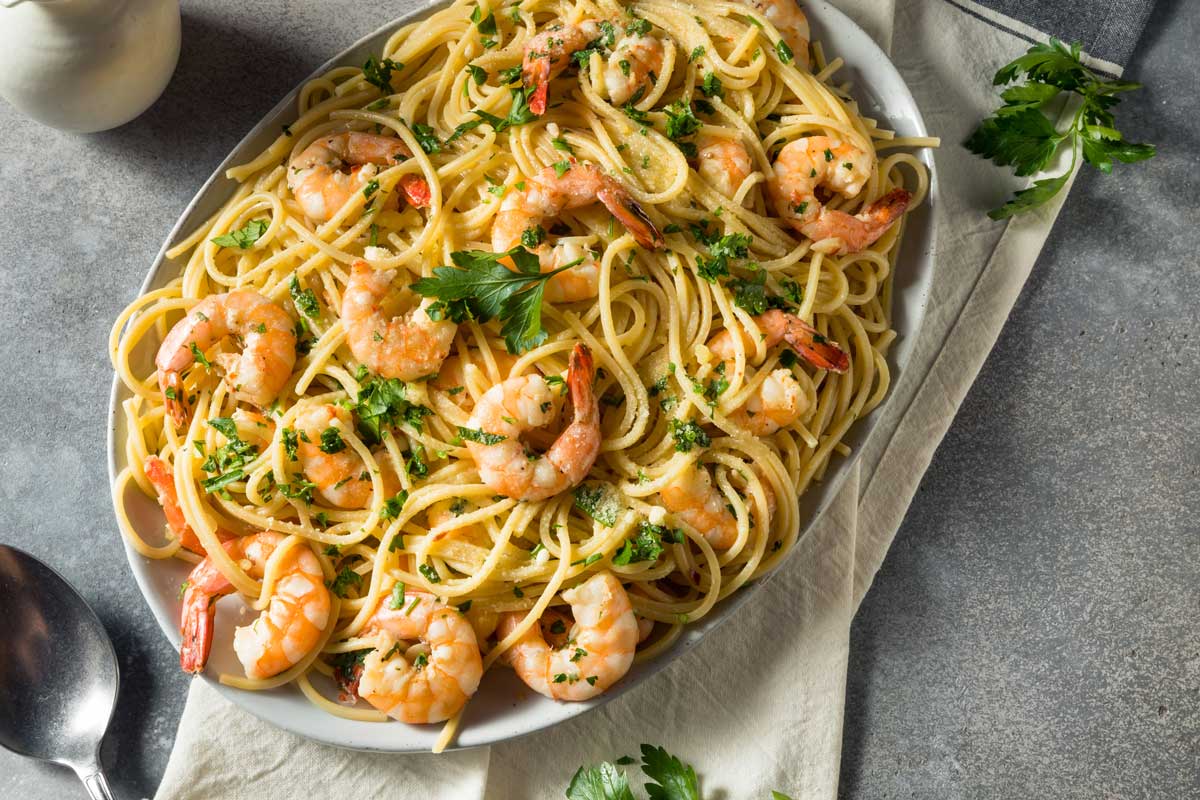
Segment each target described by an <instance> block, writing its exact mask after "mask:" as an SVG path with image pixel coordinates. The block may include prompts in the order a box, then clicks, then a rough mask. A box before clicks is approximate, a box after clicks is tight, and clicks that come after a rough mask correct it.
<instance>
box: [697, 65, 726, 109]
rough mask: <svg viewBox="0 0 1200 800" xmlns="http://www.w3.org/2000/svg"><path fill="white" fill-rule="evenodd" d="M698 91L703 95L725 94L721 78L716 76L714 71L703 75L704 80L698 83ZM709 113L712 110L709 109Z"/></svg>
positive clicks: (715, 95) (717, 95)
mask: <svg viewBox="0 0 1200 800" xmlns="http://www.w3.org/2000/svg"><path fill="white" fill-rule="evenodd" d="M700 91H701V92H702V93H703V94H704V96H705V97H724V96H725V87H724V85H722V83H721V79H720V78H718V77H717V74H716V73H715V72H710V73H708V74H707V75H705V76H704V82H703V83H701V84H700ZM710 108H711V106H710ZM709 113H712V112H711V111H710V112H709Z"/></svg>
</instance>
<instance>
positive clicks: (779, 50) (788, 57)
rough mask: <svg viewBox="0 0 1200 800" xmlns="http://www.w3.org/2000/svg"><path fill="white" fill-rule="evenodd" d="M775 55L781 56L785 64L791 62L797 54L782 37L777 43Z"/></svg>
mask: <svg viewBox="0 0 1200 800" xmlns="http://www.w3.org/2000/svg"><path fill="white" fill-rule="evenodd" d="M775 55H777V56H779V60H780V61H782V62H783V63H784V64H790V63H792V59H793V58H795V55H796V54H795V53H793V52H792V48H790V47H788V43H787V42H785V41H784V40H783V39H780V40H779V41H778V42H776V43H775Z"/></svg>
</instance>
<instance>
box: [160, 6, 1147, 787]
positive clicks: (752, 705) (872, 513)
mask: <svg viewBox="0 0 1200 800" xmlns="http://www.w3.org/2000/svg"><path fill="white" fill-rule="evenodd" d="M814 1H815V2H820V1H821V0H814ZM834 5H835V6H837V7H838V8H840V9H841V10H843V11H845V12H846V13H847V14H848V15H850V16H851V17H852V18H853V19H854V20H855V21H856V22H858V23H859V24H860V25H861V26H862V27H863V28H864V29H865V30H866V31H867V32H868V33H870V34H871V35H872V36H873V37H874V38H875V39H876V41H877V42H878V43H879V44H880V45H881V46H882V47H883V48H884V49H885V50H888V49H890V51H891V53H892V57H893V60H894V62H895V63H896V65H897V67H898V68H899V69H900V71H901V73H902V75H903V76H904V78H905V80H906V81H907V82H908V85H909V87H910V88H911V89H912V91H913V94H914V96H915V97H916V99H917V102H918V104H919V105H920V107H921V109H922V112H923V114H924V117H925V120H926V123H927V125H928V127H929V130H930V132H931V133H932V134H934V135H938V136H941V137H942V141H943V147H942V149H941V150H940V151H938V152H937V153H936V154H935V159H936V162H937V170H938V177H939V181H940V190H941V197H940V203H939V205H938V206H937V208H935V215H936V219H937V237H936V243H935V254H936V262H937V266H936V270H935V275H934V281H933V288H932V292H931V296H930V299H929V305H928V309H927V311H926V317H925V322H924V325H923V327H922V329H921V333H920V334H919V338H918V339H917V341H916V343H915V344H914V349H913V353H912V356H911V359H910V363H909V366H908V368H907V369H906V371H905V373H904V375H903V376H902V378H901V379H900V380H899V381H898V382H897V384H896V385H895V386H894V387H893V388H892V391H891V394H890V396H889V397H888V399H887V401H886V402H885V403H884V405H883V406H882V407H881V409H879V410H877V411H876V412H875V413H876V414H879V415H880V416H879V419H878V422H877V424H878V426H879V429H878V430H877V432H876V434H875V435H874V436H873V437H872V438H871V439H870V440H869V441H868V443H867V445H866V447H865V449H864V451H863V452H862V454H861V456H860V458H859V461H858V464H857V466H856V467H855V469H854V470H853V471H852V473H851V475H850V476H849V478H848V479H847V481H846V482H845V484H844V485H843V487H842V489H841V491H840V492H839V494H838V496H837V497H836V498H835V499H834V501H833V503H832V504H831V505H830V507H829V508H828V510H827V511H826V513H825V514H824V516H823V517H822V519H821V520H820V521H819V522H818V524H817V525H816V526H815V527H814V529H813V530H812V531H811V532H810V535H808V536H807V537H805V538H804V539H802V540H801V541H800V542H799V543H798V544H797V548H798V550H799V551H800V552H798V553H796V554H795V555H794V556H793V557H792V558H791V559H790V560H789V562H788V564H787V565H786V566H785V567H784V568H783V569H781V570H780V573H779V574H778V575H776V576H775V577H774V578H773V579H772V580H771V581H770V582H769V583H768V585H767V586H766V587H764V588H763V590H762V591H760V592H759V593H758V594H757V595H756V596H755V597H754V598H753V599H751V600H750V601H749V602H748V603H747V604H746V605H745V606H744V607H743V608H742V609H740V610H739V612H738V613H737V614H735V615H734V617H733V618H732V619H731V620H730V621H729V622H728V623H726V624H725V625H724V626H722V628H721V629H720V631H719V632H717V633H715V634H714V635H712V636H709V637H707V638H706V639H705V640H704V641H703V642H702V643H701V644H699V645H698V646H696V647H695V648H694V649H692V650H691V651H689V652H688V653H687V654H686V655H684V656H683V657H681V658H679V659H678V660H676V661H675V662H674V663H672V664H671V665H670V666H668V667H667V668H665V669H664V670H663V671H661V672H660V673H659V674H657V675H655V676H654V677H652V678H650V679H648V680H647V681H645V682H644V683H643V684H642V685H641V686H639V687H637V688H636V689H634V690H632V691H630V692H627V693H626V694H624V695H623V696H621V697H620V698H617V699H616V700H614V701H612V702H611V703H609V704H607V705H606V706H604V707H602V708H600V709H598V710H595V711H592V712H590V713H589V714H585V715H583V716H581V717H577V718H575V719H573V720H571V721H569V722H567V723H564V724H562V725H559V726H557V727H555V728H553V729H551V730H549V731H544V732H541V733H537V734H533V735H531V736H527V737H525V738H522V739H519V740H516V741H513V742H508V743H505V744H502V745H496V746H493V747H491V748H479V749H475V750H468V751H462V752H453V753H444V754H442V755H439V756H432V755H400V756H398V755H380V754H368V753H354V752H348V751H343V750H337V749H334V748H329V747H324V746H322V745H318V744H314V743H312V742H308V741H305V740H303V739H300V738H298V737H296V736H293V735H291V734H288V733H285V732H283V731H280V730H277V729H275V728H272V727H270V726H268V725H267V724H266V723H263V722H260V721H259V720H257V719H255V718H253V717H251V716H250V715H248V714H246V713H245V712H243V711H241V710H240V709H238V708H236V707H235V706H233V705H232V704H230V703H229V702H227V701H226V700H224V699H223V698H222V697H221V696H220V695H219V694H218V693H217V692H216V691H214V690H213V689H212V688H211V687H209V686H208V685H207V684H205V683H204V682H203V681H196V682H194V683H193V685H192V688H191V691H190V692H189V694H188V699H187V705H186V707H185V709H184V713H183V717H182V719H181V721H180V725H179V733H178V737H177V740H176V743H175V749H174V751H173V752H172V754H171V759H170V762H169V763H168V765H167V770H166V774H165V775H164V777H163V780H162V784H161V786H160V788H159V790H158V793H157V794H156V800H193V799H194V800H201V798H228V799H229V800H239V799H240V798H247V800H250V798H253V800H271V799H272V798H292V797H295V796H296V795H297V794H299V793H301V792H308V793H312V792H314V791H315V792H316V793H317V796H324V795H326V794H329V793H332V792H333V791H337V792H338V794H339V795H344V796H366V797H382V796H387V797H392V798H408V797H412V798H421V799H422V800H426V799H429V800H440V799H441V798H447V800H449V799H450V798H453V799H454V800H478V799H482V800H509V798H551V797H562V796H563V790H564V788H565V786H566V785H567V782H568V781H569V780H570V777H571V775H572V773H573V772H574V770H575V769H576V767H577V766H579V765H581V764H589V763H595V762H598V761H601V760H612V759H615V758H617V757H618V756H621V755H635V756H636V755H637V748H638V745H639V743H641V742H650V743H654V744H661V745H663V746H664V747H666V749H667V750H669V751H670V752H672V753H675V754H677V755H679V756H680V757H681V758H683V759H684V760H686V761H690V762H692V763H694V764H696V765H697V768H698V770H699V771H700V773H701V775H702V784H703V789H704V791H705V794H706V796H708V797H724V798H729V800H739V799H740V798H765V797H769V796H770V790H772V789H776V790H779V791H781V792H786V793H788V794H789V795H791V796H793V797H795V798H797V800H800V798H804V799H805V800H807V799H808V798H832V797H835V796H836V794H837V782H838V772H839V762H840V756H841V744H842V720H843V710H844V704H845V685H846V664H847V655H848V652H849V631H850V621H851V619H852V618H853V616H854V612H855V611H856V609H857V608H858V604H859V603H860V602H861V600H862V597H863V595H864V594H865V593H866V591H867V589H868V588H869V587H870V584H871V581H872V580H873V578H874V575H875V573H876V571H877V570H878V569H879V566H880V565H881V563H882V562H883V558H884V556H885V555H886V553H887V550H888V547H889V546H890V544H891V541H892V537H893V536H894V535H895V532H896V530H897V529H898V528H899V526H900V522H901V520H902V519H903V517H904V513H905V512H906V510H907V509H908V505H909V503H910V501H911V499H912V496H913V494H914V492H915V491H916V488H917V485H918V483H919V482H920V480H921V476H922V475H923V474H924V471H925V469H926V467H927V466H928V464H929V461H930V459H931V458H932V456H933V452H934V450H935V449H936V447H937V445H938V443H939V442H940V441H941V439H942V437H943V435H944V434H945V432H946V430H947V429H948V428H949V425H950V421H951V420H952V418H953V416H954V414H955V412H956V411H957V409H958V406H959V404H960V403H961V402H962V399H963V397H964V396H965V395H966V392H967V390H968V388H969V387H970V385H971V383H972V382H973V381H974V379H975V376H976V374H977V373H978V371H979V368H980V367H981V366H982V364H983V362H984V359H985V358H986V357H987V354H988V352H989V351H990V350H991V348H992V346H993V344H994V343H995V341H996V337H997V336H998V334H999V331H1000V328H1001V327H1002V326H1003V324H1004V322H1005V320H1006V319H1007V317H1008V314H1009V311H1010V310H1011V309H1012V306H1013V304H1014V303H1015V302H1016V299H1017V296H1018V294H1019V293H1020V290H1021V287H1022V286H1023V285H1024V283H1025V280H1026V279H1027V277H1028V275H1029V272H1030V269H1031V268H1032V266H1033V263H1034V261H1035V260H1036V258H1037V255H1038V253H1039V252H1040V251H1041V248H1042V245H1043V243H1044V242H1045V239H1046V236H1047V235H1048V233H1049V231H1050V227H1051V225H1052V224H1053V222H1054V219H1055V218H1056V217H1057V215H1058V211H1059V208H1060V207H1061V204H1062V202H1063V201H1064V200H1065V198H1066V193H1065V192H1064V193H1063V194H1060V195H1059V197H1058V198H1057V199H1056V200H1055V201H1053V202H1051V203H1050V204H1048V205H1047V206H1045V207H1043V208H1041V209H1040V210H1038V211H1037V212H1035V213H1032V214H1029V215H1026V216H1023V217H1019V218H1017V219H1014V220H1011V221H1008V222H1006V223H997V222H993V221H991V220H990V219H988V218H987V217H986V215H985V213H984V212H985V211H986V210H987V209H989V208H993V207H995V206H997V205H999V204H1000V202H1002V201H1003V200H1004V199H1005V198H1006V197H1007V196H1008V195H1009V194H1010V193H1011V191H1012V190H1013V189H1014V188H1018V187H1019V186H1020V185H1021V184H1020V182H1018V181H1015V180H1013V179H1012V178H1010V177H1008V176H1007V174H1006V173H1004V172H1002V171H1000V170H998V169H996V168H994V167H992V166H991V165H990V164H988V163H986V162H984V161H982V160H980V159H978V158H975V157H974V156H971V155H970V154H969V153H967V152H966V151H965V150H963V149H962V148H961V147H959V144H958V143H959V142H961V141H962V140H963V139H964V138H965V137H966V136H967V135H968V134H969V132H970V131H971V130H972V128H973V127H974V125H975V124H976V123H977V122H978V121H979V120H980V119H981V118H982V117H983V116H985V115H986V114H987V113H988V111H990V110H991V109H992V108H993V107H994V106H995V104H996V102H997V101H996V98H995V90H994V89H993V87H992V86H991V76H992V74H993V73H994V72H995V71H996V69H997V68H998V67H999V66H1001V65H1002V64H1004V63H1006V62H1008V61H1009V60H1011V59H1012V58H1014V57H1015V56H1016V55H1018V54H1020V53H1021V52H1022V51H1023V50H1024V49H1025V48H1027V47H1028V45H1029V43H1030V42H1033V41H1045V40H1046V39H1047V37H1048V36H1049V35H1055V36H1058V37H1059V38H1061V39H1065V40H1071V41H1081V42H1082V43H1083V46H1084V51H1085V53H1086V54H1087V56H1088V59H1089V65H1090V66H1092V67H1093V68H1094V69H1098V70H1101V71H1103V72H1105V73H1107V74H1110V75H1119V74H1120V72H1121V69H1122V65H1123V64H1124V63H1125V62H1126V60H1127V59H1128V57H1129V56H1130V55H1131V54H1132V52H1133V48H1134V46H1135V44H1136V42H1137V39H1138V36H1139V35H1140V33H1141V30H1142V28H1143V26H1144V24H1145V21H1146V19H1147V17H1148V16H1149V12H1150V9H1151V7H1152V6H1153V0H1129V1H1128V2H1125V3H1121V4H1115V3H1111V2H1107V1H1106V0H1064V1H1063V2H1059V3H1030V2H1028V0H987V1H986V2H972V1H971V0H911V1H910V2H905V0H901V2H900V3H899V5H898V6H897V5H896V4H895V3H894V2H893V0H836V1H835V2H834ZM1064 167H1065V165H1064V164H1060V165H1058V166H1057V167H1056V168H1055V169H1054V170H1053V172H1054V174H1057V173H1058V171H1059V170H1061V169H1062V168H1064ZM901 335H903V332H901ZM636 782H637V781H636V780H635V781H634V783H636Z"/></svg>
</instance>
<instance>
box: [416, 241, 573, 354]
mask: <svg viewBox="0 0 1200 800" xmlns="http://www.w3.org/2000/svg"><path fill="white" fill-rule="evenodd" d="M450 260H451V261H453V262H454V266H453V267H435V268H434V270H433V277H431V278H422V279H421V280H419V281H417V282H415V283H414V284H413V285H412V290H413V291H414V292H416V293H417V294H420V295H423V296H424V297H436V298H437V301H436V302H434V303H433V304H431V305H430V307H429V316H430V317H433V318H436V319H450V320H453V321H454V322H463V321H464V320H468V319H477V320H479V321H480V322H487V321H488V320H490V319H493V318H494V319H499V320H501V321H502V322H503V323H504V325H503V327H501V329H500V333H501V335H503V336H504V343H505V345H506V346H507V347H508V351H509V352H510V353H514V354H516V353H523V352H525V351H526V350H529V349H531V348H534V347H537V346H538V345H539V344H541V343H542V342H544V341H545V340H546V331H545V330H543V329H542V296H543V294H544V293H545V290H546V281H548V280H550V278H552V277H553V276H555V275H557V274H558V273H560V272H562V271H563V270H567V269H570V268H571V267H573V266H575V265H576V264H578V263H579V261H573V262H571V263H570V264H564V265H563V266H562V267H559V268H558V269H556V270H554V271H553V272H542V271H541V262H540V261H539V260H538V257H537V256H536V255H534V254H533V253H531V252H529V251H528V250H526V249H525V248H524V247H522V246H520V245H517V246H516V247H514V248H513V249H512V250H509V251H507V252H504V253H489V252H487V251H484V250H459V251H456V252H453V253H451V254H450ZM501 260H509V261H511V262H512V264H513V266H515V267H516V269H515V270H513V269H509V268H508V267H507V266H505V264H503V263H501Z"/></svg>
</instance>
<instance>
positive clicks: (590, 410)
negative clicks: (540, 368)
mask: <svg viewBox="0 0 1200 800" xmlns="http://www.w3.org/2000/svg"><path fill="white" fill-rule="evenodd" d="M595 381H596V363H595V361H594V360H593V358H592V351H591V350H589V349H588V347H587V345H585V344H583V343H582V342H580V343H579V344H576V345H575V349H574V350H572V351H571V360H570V362H569V363H568V365H567V388H568V389H569V390H570V392H571V406H572V407H573V408H574V409H575V421H576V422H584V421H590V419H591V417H592V416H599V413H600V406H599V403H597V401H596V395H595V392H594V391H593V388H592V384H594V383H595Z"/></svg>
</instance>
